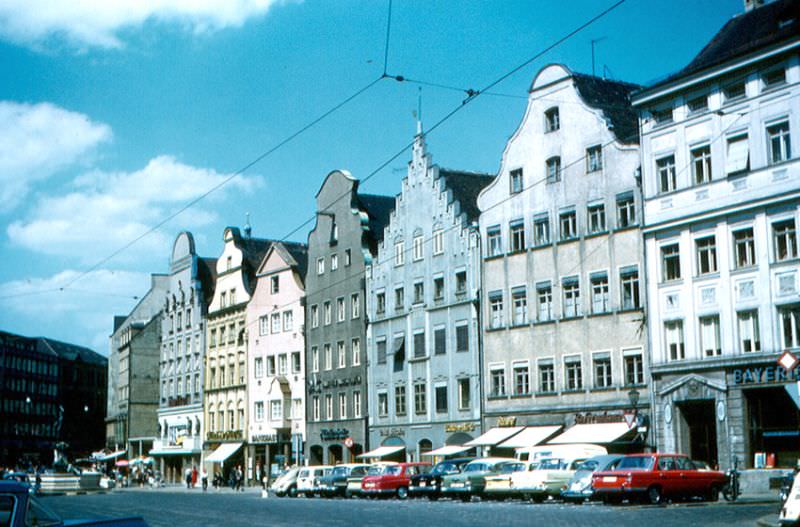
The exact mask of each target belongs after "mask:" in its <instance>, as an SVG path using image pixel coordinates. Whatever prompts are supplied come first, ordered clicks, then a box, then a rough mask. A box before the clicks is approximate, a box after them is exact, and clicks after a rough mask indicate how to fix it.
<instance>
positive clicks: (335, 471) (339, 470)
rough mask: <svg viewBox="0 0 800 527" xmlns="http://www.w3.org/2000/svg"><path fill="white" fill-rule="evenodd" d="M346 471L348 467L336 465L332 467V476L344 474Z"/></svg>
mask: <svg viewBox="0 0 800 527" xmlns="http://www.w3.org/2000/svg"><path fill="white" fill-rule="evenodd" d="M347 471H348V467H336V468H335V469H333V475H334V476H346V475H347Z"/></svg>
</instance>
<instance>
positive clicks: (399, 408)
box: [394, 385, 406, 415]
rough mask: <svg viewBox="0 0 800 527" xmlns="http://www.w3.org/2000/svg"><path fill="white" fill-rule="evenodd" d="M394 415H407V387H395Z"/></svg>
mask: <svg viewBox="0 0 800 527" xmlns="http://www.w3.org/2000/svg"><path fill="white" fill-rule="evenodd" d="M394 413H395V414H396V415H406V387H405V386H402V385H400V386H395V387H394Z"/></svg>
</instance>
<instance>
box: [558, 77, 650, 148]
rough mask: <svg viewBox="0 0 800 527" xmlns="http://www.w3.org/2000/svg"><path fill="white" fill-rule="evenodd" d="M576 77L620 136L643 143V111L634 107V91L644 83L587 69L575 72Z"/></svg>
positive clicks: (580, 88) (588, 99)
mask: <svg viewBox="0 0 800 527" xmlns="http://www.w3.org/2000/svg"><path fill="white" fill-rule="evenodd" d="M572 78H573V79H575V86H576V87H577V88H578V93H580V95H581V98H582V99H583V100H584V101H585V102H586V104H588V105H589V106H591V107H592V108H596V109H598V110H601V111H602V112H603V114H604V115H605V116H606V118H607V119H608V121H609V124H610V126H611V131H612V132H614V136H616V138H617V140H619V141H620V142H622V143H625V144H638V143H639V115H638V114H637V113H636V111H635V110H634V109H633V108H632V107H631V93H633V92H634V91H636V90H638V89H641V86H639V85H637V84H630V83H628V82H621V81H613V80H608V79H601V78H600V77H593V76H592V75H586V74H583V73H573V74H572Z"/></svg>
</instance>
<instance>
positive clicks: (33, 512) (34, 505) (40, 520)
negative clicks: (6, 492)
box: [25, 497, 63, 527]
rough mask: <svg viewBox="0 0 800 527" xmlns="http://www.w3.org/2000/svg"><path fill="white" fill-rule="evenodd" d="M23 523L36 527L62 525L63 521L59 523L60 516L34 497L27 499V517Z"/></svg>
mask: <svg viewBox="0 0 800 527" xmlns="http://www.w3.org/2000/svg"><path fill="white" fill-rule="evenodd" d="M25 523H26V524H27V525H36V526H38V527H48V526H50V525H52V526H57V525H63V523H61V518H59V517H58V515H57V514H56V513H55V512H53V511H51V510H50V509H49V508H47V507H45V506H44V505H42V504H41V503H40V502H39V500H37V499H36V498H34V497H31V498H30V500H28V517H27V518H26V520H25Z"/></svg>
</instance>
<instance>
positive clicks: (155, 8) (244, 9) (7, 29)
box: [0, 0, 279, 48]
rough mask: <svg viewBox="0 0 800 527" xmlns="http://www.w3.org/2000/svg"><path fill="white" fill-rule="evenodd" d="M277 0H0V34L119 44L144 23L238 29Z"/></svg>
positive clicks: (30, 40) (27, 38)
mask: <svg viewBox="0 0 800 527" xmlns="http://www.w3.org/2000/svg"><path fill="white" fill-rule="evenodd" d="M278 1H279V0H75V1H70V0H0V32H1V33H2V34H3V35H4V36H5V37H6V38H7V39H9V40H11V41H13V42H19V43H25V44H30V43H38V42H41V41H43V40H45V39H46V38H48V37H51V36H58V37H63V38H65V39H66V40H67V41H69V42H72V43H76V44H80V45H88V46H99V47H105V48H114V47H119V46H121V45H122V41H121V40H120V37H119V33H120V31H121V30H123V29H130V28H137V27H139V26H142V25H143V24H144V23H145V22H148V21H155V22H161V23H164V22H166V23H178V24H181V25H182V26H184V27H186V28H187V29H189V30H191V31H194V32H195V33H199V32H204V31H211V30H217V29H223V28H226V27H239V26H241V25H242V24H244V22H245V21H246V20H247V19H248V18H251V17H257V16H261V15H263V14H265V13H266V12H267V11H268V10H269V8H270V7H271V6H272V5H274V4H275V3H277V2H278Z"/></svg>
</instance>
